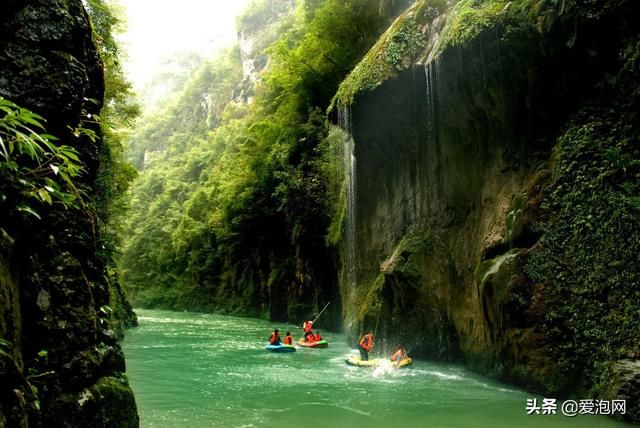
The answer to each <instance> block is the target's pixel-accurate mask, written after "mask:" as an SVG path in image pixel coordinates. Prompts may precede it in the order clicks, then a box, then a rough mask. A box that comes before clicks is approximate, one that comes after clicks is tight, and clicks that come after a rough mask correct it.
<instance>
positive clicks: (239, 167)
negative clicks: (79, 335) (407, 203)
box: [121, 1, 398, 326]
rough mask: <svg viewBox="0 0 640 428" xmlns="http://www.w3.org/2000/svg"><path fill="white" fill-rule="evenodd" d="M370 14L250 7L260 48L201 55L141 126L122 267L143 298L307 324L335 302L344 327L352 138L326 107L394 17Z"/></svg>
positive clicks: (344, 8)
mask: <svg viewBox="0 0 640 428" xmlns="http://www.w3.org/2000/svg"><path fill="white" fill-rule="evenodd" d="M396 3H398V2H396ZM371 6H372V5H371V4H370V3H368V2H360V1H354V2H344V1H329V2H302V3H300V4H298V5H294V3H293V2H277V3H274V2H270V1H259V2H254V3H253V4H251V6H250V7H248V8H247V12H246V13H245V14H244V15H243V16H241V17H240V18H239V19H238V33H239V34H240V36H241V37H242V38H243V40H244V41H245V42H248V43H250V44H252V45H253V47H252V51H250V52H244V53H242V52H240V50H239V48H233V49H229V50H228V51H226V52H224V53H223V54H221V55H220V57H218V58H215V59H213V60H209V61H205V62H204V63H203V64H202V65H201V66H200V67H199V68H198V69H197V70H196V71H195V72H194V73H193V75H192V77H191V79H190V80H189V81H188V82H187V83H185V85H184V88H183V89H182V90H181V91H179V93H178V94H176V95H175V97H174V99H172V100H171V102H168V103H167V104H166V105H163V106H162V107H161V108H160V109H159V111H157V110H154V111H153V112H152V113H150V114H149V115H147V116H145V117H144V118H143V120H142V125H141V126H140V128H139V129H138V131H137V132H136V133H135V135H133V137H132V142H131V145H130V147H129V156H130V158H131V160H132V161H133V162H134V163H135V164H136V165H137V166H138V167H139V168H143V169H144V173H143V175H142V177H141V179H140V180H139V181H138V182H137V183H136V185H135V187H134V189H133V192H132V204H131V205H132V211H131V213H130V215H129V223H128V225H127V227H128V229H127V233H126V234H125V236H126V244H125V246H124V253H123V257H122V263H121V266H122V278H123V281H124V283H125V284H126V286H127V289H128V291H129V295H130V297H131V298H132V299H133V301H134V302H135V303H136V304H139V305H145V306H150V307H168V308H176V309H184V308H189V309H201V310H204V309H208V310H223V311H227V312H237V313H243V314H254V315H257V316H262V315H264V316H267V317H269V318H271V319H277V320H285V319H290V320H300V319H302V318H303V317H305V316H308V315H309V313H310V312H311V311H312V310H313V309H314V308H315V309H318V308H317V307H318V305H319V304H320V303H322V302H327V301H330V300H333V301H334V302H335V303H336V304H335V306H334V307H332V308H331V310H332V311H333V316H332V317H331V318H332V319H333V320H334V322H333V325H334V326H338V325H339V322H340V321H339V320H340V306H339V304H338V302H339V301H340V299H339V297H338V288H337V281H336V276H337V268H336V265H337V258H336V252H335V250H336V248H337V245H338V240H339V234H340V231H339V230H338V229H339V228H340V227H341V226H340V224H339V222H340V212H341V210H342V209H343V208H344V207H342V206H341V205H340V204H341V203H342V204H344V200H343V199H341V193H340V192H341V182H342V158H341V151H342V148H341V144H342V141H343V139H344V136H343V135H341V132H340V130H338V129H333V130H332V128H331V124H330V122H329V121H328V119H327V117H326V115H325V112H326V110H327V108H328V107H329V105H330V103H331V100H332V98H333V96H334V94H335V92H336V90H337V88H338V85H339V83H340V82H341V80H342V79H344V77H345V76H346V75H347V73H348V72H349V70H351V68H353V66H354V65H355V63H356V62H357V61H358V60H359V59H360V58H361V57H362V55H363V54H364V53H365V52H366V50H367V49H368V48H369V47H370V46H371V45H372V44H373V42H374V41H375V40H376V39H377V37H378V35H379V34H380V33H381V32H382V31H383V29H384V28H385V26H386V24H388V22H389V19H390V18H391V16H392V15H393V13H394V12H397V10H398V5H394V2H386V3H385V2H380V4H379V5H378V6H376V7H371ZM394 6H395V9H394ZM243 40H241V42H242V41H243ZM265 56H268V59H269V66H268V68H267V69H265V70H262V69H261V67H264V65H265V64H266V62H267V61H266V58H265ZM247 63H249V64H250V65H251V66H250V67H248V68H249V69H252V70H253V72H254V73H256V74H258V73H259V78H258V76H251V75H250V76H245V75H243V64H244V65H245V67H246V65H247ZM252 79H253V80H255V79H259V81H258V82H257V84H256V85H255V88H254V87H252V85H251V83H252V82H251V81H252ZM247 80H249V82H247ZM247 83H248V84H249V85H247ZM249 98H250V99H251V102H246V101H247V100H248V99H249ZM336 154H338V156H336ZM332 219H334V221H333V224H332ZM330 229H331V230H332V232H330Z"/></svg>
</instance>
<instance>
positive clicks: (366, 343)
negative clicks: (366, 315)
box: [358, 303, 382, 361]
mask: <svg viewBox="0 0 640 428" xmlns="http://www.w3.org/2000/svg"><path fill="white" fill-rule="evenodd" d="M381 311H382V303H380V309H378V319H377V320H376V328H375V332H376V333H378V323H379V322H380V312H381ZM373 337H374V334H373V333H371V331H369V332H368V333H367V334H365V335H364V336H362V339H360V342H358V350H359V351H360V359H361V360H362V361H369V352H371V350H372V349H373Z"/></svg>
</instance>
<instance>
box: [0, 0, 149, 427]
mask: <svg viewBox="0 0 640 428" xmlns="http://www.w3.org/2000/svg"><path fill="white" fill-rule="evenodd" d="M90 28H91V27H90V24H89V19H88V17H87V14H86V12H85V10H84V6H83V4H82V2H81V1H80V0H65V1H61V0H56V1H49V0H46V1H45V0H29V1H27V0H21V1H18V0H12V1H9V2H8V4H7V5H3V11H2V15H1V16H0V95H1V96H3V97H4V98H7V99H9V100H11V101H13V102H15V103H17V104H18V105H20V106H22V107H25V108H28V109H30V110H32V111H34V112H35V113H37V114H39V115H41V116H43V117H44V118H45V119H46V120H47V122H46V127H47V132H48V133H50V134H52V135H55V136H56V137H58V138H59V139H60V141H61V142H62V143H64V144H67V145H70V146H73V147H74V148H76V150H78V151H79V153H80V157H81V161H82V163H83V166H84V168H85V170H86V172H85V174H83V176H82V177H81V178H80V181H81V182H82V183H81V185H83V186H86V188H87V190H88V191H91V190H92V189H93V188H94V187H93V186H94V184H95V183H94V180H95V178H96V174H97V168H98V151H99V144H100V141H99V140H97V141H96V142H92V141H91V140H89V139H87V138H82V137H80V138H77V137H75V136H74V135H73V133H72V132H71V129H73V128H75V127H76V126H78V124H79V123H81V120H82V118H83V117H86V115H87V114H98V113H99V108H100V103H101V100H102V94H103V92H104V82H103V77H102V64H101V61H100V59H99V56H98V53H97V51H96V48H95V46H94V44H93V41H92V36H91V30H90ZM86 126H88V127H90V126H91V125H86ZM94 130H95V131H96V132H99V129H94ZM41 216H42V220H39V221H38V220H35V219H8V220H7V221H8V222H9V223H10V224H9V225H10V227H11V234H12V236H13V237H14V238H15V241H14V242H13V243H12V244H11V245H8V244H6V243H5V245H3V246H2V259H1V260H0V269H1V270H2V272H3V274H2V276H1V278H0V295H2V297H3V298H2V300H1V301H0V303H1V304H0V307H1V310H0V336H1V337H2V338H6V340H7V341H8V342H9V344H8V345H6V347H7V348H9V349H10V352H9V355H5V354H2V353H0V375H1V376H2V379H3V381H2V382H1V383H0V426H10V427H26V426H29V427H38V426H58V427H86V426H111V427H133V426H137V425H138V418H137V413H136V406H135V401H134V398H133V393H132V391H131V389H130V388H129V386H128V384H127V381H126V380H125V379H124V378H123V372H124V370H125V365H124V357H123V355H122V351H121V350H120V347H119V345H118V344H117V343H116V340H115V337H116V335H115V333H114V332H113V331H112V329H111V327H110V325H109V323H110V321H109V319H108V317H106V316H105V314H104V313H103V311H101V308H103V307H105V305H109V302H110V286H109V284H108V282H107V279H106V275H105V274H106V266H105V264H104V262H103V261H102V260H101V259H100V258H99V257H97V255H96V248H97V242H98V240H99V237H100V231H99V230H98V229H97V226H96V219H95V214H94V213H93V212H92V209H91V208H90V207H89V206H87V205H85V204H80V206H79V207H76V208H70V209H66V210H65V209H62V208H57V207H56V206H55V205H54V206H53V207H51V208H48V209H45V210H43V212H42V213H41ZM5 379H6V380H7V381H6V382H5ZM86 391H89V392H90V394H88V393H87V392H86ZM89 395H90V397H89ZM87 397H88V398H87Z"/></svg>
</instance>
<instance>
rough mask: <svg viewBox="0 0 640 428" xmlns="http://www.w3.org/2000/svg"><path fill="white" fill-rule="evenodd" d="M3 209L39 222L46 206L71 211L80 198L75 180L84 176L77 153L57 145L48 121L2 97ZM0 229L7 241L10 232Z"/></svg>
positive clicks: (0, 171) (0, 175)
mask: <svg viewBox="0 0 640 428" xmlns="http://www.w3.org/2000/svg"><path fill="white" fill-rule="evenodd" d="M0 112H1V113H0V114H2V116H0V207H2V210H3V211H4V212H5V213H6V214H9V215H11V214H12V213H14V212H22V213H27V214H30V215H32V216H34V217H36V218H40V215H39V214H38V211H39V210H40V208H41V207H42V206H43V204H45V205H53V204H60V205H62V206H64V207H69V206H72V205H74V204H75V202H76V201H77V198H78V197H79V196H80V194H79V191H78V189H77V188H76V186H75V185H74V183H73V181H72V179H73V178H75V177H77V176H79V175H80V174H81V173H82V167H81V166H80V162H79V159H78V152H77V151H76V150H75V149H73V148H72V147H69V146H67V145H56V143H55V141H56V138H55V137H53V136H51V135H49V134H47V133H46V131H45V128H44V122H45V120H44V119H43V118H42V117H41V116H38V115H37V114H35V113H33V112H31V111H29V110H27V109H23V108H20V107H19V106H17V105H16V104H14V103H12V102H11V101H9V100H6V99H4V98H2V97H0ZM3 227H6V225H0V230H2V231H3V235H5V238H6V237H7V236H9V235H8V233H9V231H7V230H5V229H4V228H3Z"/></svg>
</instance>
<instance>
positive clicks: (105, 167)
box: [87, 0, 139, 262]
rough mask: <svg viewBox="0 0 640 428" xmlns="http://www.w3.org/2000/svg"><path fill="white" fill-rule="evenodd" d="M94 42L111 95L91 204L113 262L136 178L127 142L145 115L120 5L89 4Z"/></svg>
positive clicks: (97, 0)
mask: <svg viewBox="0 0 640 428" xmlns="http://www.w3.org/2000/svg"><path fill="white" fill-rule="evenodd" d="M87 5H88V11H89V16H90V18H91V24H92V26H93V36H94V42H95V43H96V46H97V47H98V51H99V53H100V57H101V58H102V62H103V64H104V79H105V94H104V103H103V108H102V111H101V117H100V127H101V131H102V144H101V145H100V167H99V170H98V177H97V180H96V192H94V193H93V195H92V198H91V203H92V205H93V207H94V209H95V211H96V213H97V216H98V220H99V225H100V228H101V239H102V245H101V246H100V251H99V253H100V255H101V256H102V257H103V258H104V259H105V260H106V261H108V262H111V261H112V260H113V255H114V254H115V253H116V251H117V248H118V247H119V245H120V234H121V233H122V229H123V222H124V217H125V215H126V214H125V213H126V211H127V208H128V198H127V189H128V188H129V185H130V183H131V182H132V181H133V180H134V178H135V177H136V175H137V174H136V171H135V169H134V167H133V166H132V165H130V164H129V163H127V162H125V161H124V160H123V155H124V143H125V141H126V140H127V139H128V138H129V133H130V129H131V128H132V126H133V125H134V121H135V119H136V117H137V116H138V114H139V107H138V105H137V103H136V102H135V100H134V96H133V93H132V89H131V84H130V83H129V82H128V81H127V80H126V78H125V77H124V73H123V71H122V68H121V65H120V55H121V51H120V48H119V46H118V44H117V42H116V40H115V38H114V36H115V35H116V34H118V33H119V32H121V31H123V30H124V25H123V23H124V21H123V18H122V15H123V11H122V9H121V8H120V6H119V5H118V4H117V3H116V2H114V1H105V0H89V1H88V2H87Z"/></svg>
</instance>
